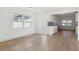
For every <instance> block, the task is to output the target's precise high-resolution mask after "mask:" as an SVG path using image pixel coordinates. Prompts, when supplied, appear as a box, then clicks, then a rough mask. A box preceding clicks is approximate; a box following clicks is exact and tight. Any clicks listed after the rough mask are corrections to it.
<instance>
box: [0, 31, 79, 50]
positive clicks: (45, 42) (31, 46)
mask: <svg viewBox="0 0 79 59" xmlns="http://www.w3.org/2000/svg"><path fill="white" fill-rule="evenodd" d="M0 50H1V51H78V50H79V42H78V40H77V39H76V37H75V33H74V31H66V30H64V31H59V32H58V33H56V34H55V35H52V36H49V35H42V34H33V35H30V36H24V37H21V38H17V39H13V40H9V41H5V42H1V43H0Z"/></svg>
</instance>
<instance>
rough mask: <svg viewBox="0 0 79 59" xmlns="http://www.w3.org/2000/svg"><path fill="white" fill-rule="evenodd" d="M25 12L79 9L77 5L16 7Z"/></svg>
mask: <svg viewBox="0 0 79 59" xmlns="http://www.w3.org/2000/svg"><path fill="white" fill-rule="evenodd" d="M19 8H20V9H21V10H22V11H27V12H49V11H53V12H58V11H59V12H64V11H69V10H70V11H71V10H79V8H78V7H18V9H19Z"/></svg>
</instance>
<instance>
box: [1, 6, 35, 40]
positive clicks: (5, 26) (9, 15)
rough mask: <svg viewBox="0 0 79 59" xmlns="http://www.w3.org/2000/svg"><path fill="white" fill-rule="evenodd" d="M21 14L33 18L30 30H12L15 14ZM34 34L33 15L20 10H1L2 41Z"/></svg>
mask: <svg viewBox="0 0 79 59" xmlns="http://www.w3.org/2000/svg"><path fill="white" fill-rule="evenodd" d="M15 12H17V13H20V14H25V15H29V16H31V17H32V20H31V27H29V28H19V29H13V28H12V19H13V13H15ZM32 33H34V15H33V13H30V12H27V11H22V10H21V9H20V8H7V7H6V8H0V41H5V40H8V39H13V38H17V37H21V36H24V35H28V34H32Z"/></svg>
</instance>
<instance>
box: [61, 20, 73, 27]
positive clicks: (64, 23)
mask: <svg viewBox="0 0 79 59" xmlns="http://www.w3.org/2000/svg"><path fill="white" fill-rule="evenodd" d="M62 26H72V20H62Z"/></svg>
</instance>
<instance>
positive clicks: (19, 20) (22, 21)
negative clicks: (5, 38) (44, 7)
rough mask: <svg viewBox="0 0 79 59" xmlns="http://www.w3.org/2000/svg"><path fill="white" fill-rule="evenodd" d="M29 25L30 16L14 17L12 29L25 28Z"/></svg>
mask: <svg viewBox="0 0 79 59" xmlns="http://www.w3.org/2000/svg"><path fill="white" fill-rule="evenodd" d="M30 25H31V16H23V15H18V16H14V19H13V28H25V27H30Z"/></svg>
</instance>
